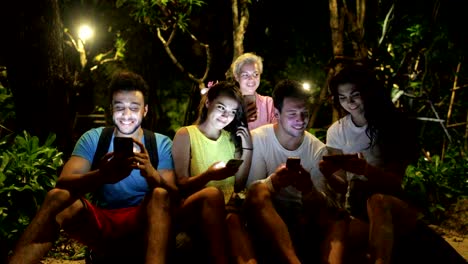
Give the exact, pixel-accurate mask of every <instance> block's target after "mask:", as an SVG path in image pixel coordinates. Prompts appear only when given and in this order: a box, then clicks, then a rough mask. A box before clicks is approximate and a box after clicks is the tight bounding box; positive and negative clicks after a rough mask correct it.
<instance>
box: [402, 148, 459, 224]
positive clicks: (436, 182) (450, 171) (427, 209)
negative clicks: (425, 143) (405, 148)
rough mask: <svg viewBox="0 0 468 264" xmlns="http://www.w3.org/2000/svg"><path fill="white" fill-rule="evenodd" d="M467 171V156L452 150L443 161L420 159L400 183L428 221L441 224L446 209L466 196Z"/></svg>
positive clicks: (436, 158) (455, 149) (432, 158)
mask: <svg viewBox="0 0 468 264" xmlns="http://www.w3.org/2000/svg"><path fill="white" fill-rule="evenodd" d="M467 172H468V157H467V156H466V155H464V154H463V152H462V151H459V150H458V149H457V148H456V147H452V148H449V149H448V151H447V155H446V157H445V158H444V160H443V161H442V160H441V158H440V157H439V156H438V155H433V156H432V157H430V159H428V158H426V157H421V158H420V159H419V161H418V163H417V165H416V166H409V167H408V169H407V171H406V177H405V179H404V183H403V184H404V188H405V190H406V192H407V193H408V195H409V196H410V199H411V200H412V201H414V202H416V203H417V204H418V205H419V206H420V207H421V208H422V209H423V210H424V215H425V217H426V218H427V220H428V221H429V222H431V223H434V224H440V222H441V221H443V220H444V219H443V218H444V214H445V211H446V210H447V209H448V208H449V206H450V205H452V204H453V203H455V202H456V201H457V199H459V198H462V197H467V196H468V178H467Z"/></svg>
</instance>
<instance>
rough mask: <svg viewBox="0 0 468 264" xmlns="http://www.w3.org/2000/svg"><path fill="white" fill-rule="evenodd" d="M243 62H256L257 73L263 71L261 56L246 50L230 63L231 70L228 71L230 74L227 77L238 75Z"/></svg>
mask: <svg viewBox="0 0 468 264" xmlns="http://www.w3.org/2000/svg"><path fill="white" fill-rule="evenodd" d="M245 64H257V67H258V71H259V73H260V74H262V73H263V58H262V57H260V56H258V55H256V54H255V53H253V52H248V53H244V54H242V55H240V56H239V57H237V59H236V60H235V61H234V62H233V63H232V64H231V70H230V72H229V73H230V75H231V76H228V77H231V78H235V77H239V75H240V71H241V68H242V66H244V65H245Z"/></svg>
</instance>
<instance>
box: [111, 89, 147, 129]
mask: <svg viewBox="0 0 468 264" xmlns="http://www.w3.org/2000/svg"><path fill="white" fill-rule="evenodd" d="M147 112H148V105H145V101H144V97H143V94H142V93H141V92H140V91H117V92H115V93H114V94H113V97H112V121H113V122H114V124H115V127H116V128H117V134H118V135H122V136H127V137H130V136H133V134H135V132H137V130H138V129H139V128H140V126H141V122H142V121H143V118H144V117H145V116H146V113H147Z"/></svg>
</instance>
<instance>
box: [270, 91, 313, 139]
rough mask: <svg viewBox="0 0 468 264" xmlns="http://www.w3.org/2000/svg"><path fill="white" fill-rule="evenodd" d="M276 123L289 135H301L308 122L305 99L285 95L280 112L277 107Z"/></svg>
mask: <svg viewBox="0 0 468 264" xmlns="http://www.w3.org/2000/svg"><path fill="white" fill-rule="evenodd" d="M275 111H276V115H277V116H278V117H279V118H278V125H279V128H280V130H281V131H282V133H284V134H286V135H288V136H289V137H294V138H297V137H302V136H303V135H304V131H305V130H306V129H307V124H308V123H309V108H308V104H307V103H306V101H305V100H302V99H297V98H293V97H285V98H284V100H283V107H282V109H281V112H279V111H278V110H277V109H276V110H275Z"/></svg>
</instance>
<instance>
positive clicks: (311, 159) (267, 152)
mask: <svg viewBox="0 0 468 264" xmlns="http://www.w3.org/2000/svg"><path fill="white" fill-rule="evenodd" d="M251 135H252V142H253V153H252V165H251V166H250V172H249V177H248V179H247V187H249V186H250V185H252V183H253V182H255V181H258V180H262V179H265V178H267V177H268V176H269V175H270V174H272V173H273V172H275V171H276V169H277V168H278V166H279V165H281V164H282V163H286V160H287V158H288V157H299V158H301V165H302V167H304V169H305V170H307V171H309V173H310V176H311V179H312V182H313V184H314V186H315V188H316V189H317V191H319V192H323V191H325V178H324V177H323V175H322V173H321V172H320V170H319V168H318V162H319V161H320V160H321V159H322V156H323V155H324V153H326V148H325V144H324V143H323V142H321V141H320V140H319V139H317V138H316V137H315V136H313V135H312V134H310V133H309V132H307V131H306V132H305V136H304V141H303V142H302V144H301V145H300V146H299V147H298V148H297V149H296V150H287V149H285V148H284V147H283V146H282V145H281V144H280V143H279V141H278V139H277V138H276V135H275V132H274V130H273V124H268V125H264V126H261V127H258V128H256V129H254V130H252V131H251ZM275 199H276V200H280V201H288V202H298V203H302V195H301V192H300V191H298V190H297V189H296V188H294V187H292V186H289V187H286V188H283V189H281V190H279V191H277V192H276V194H275Z"/></svg>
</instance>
